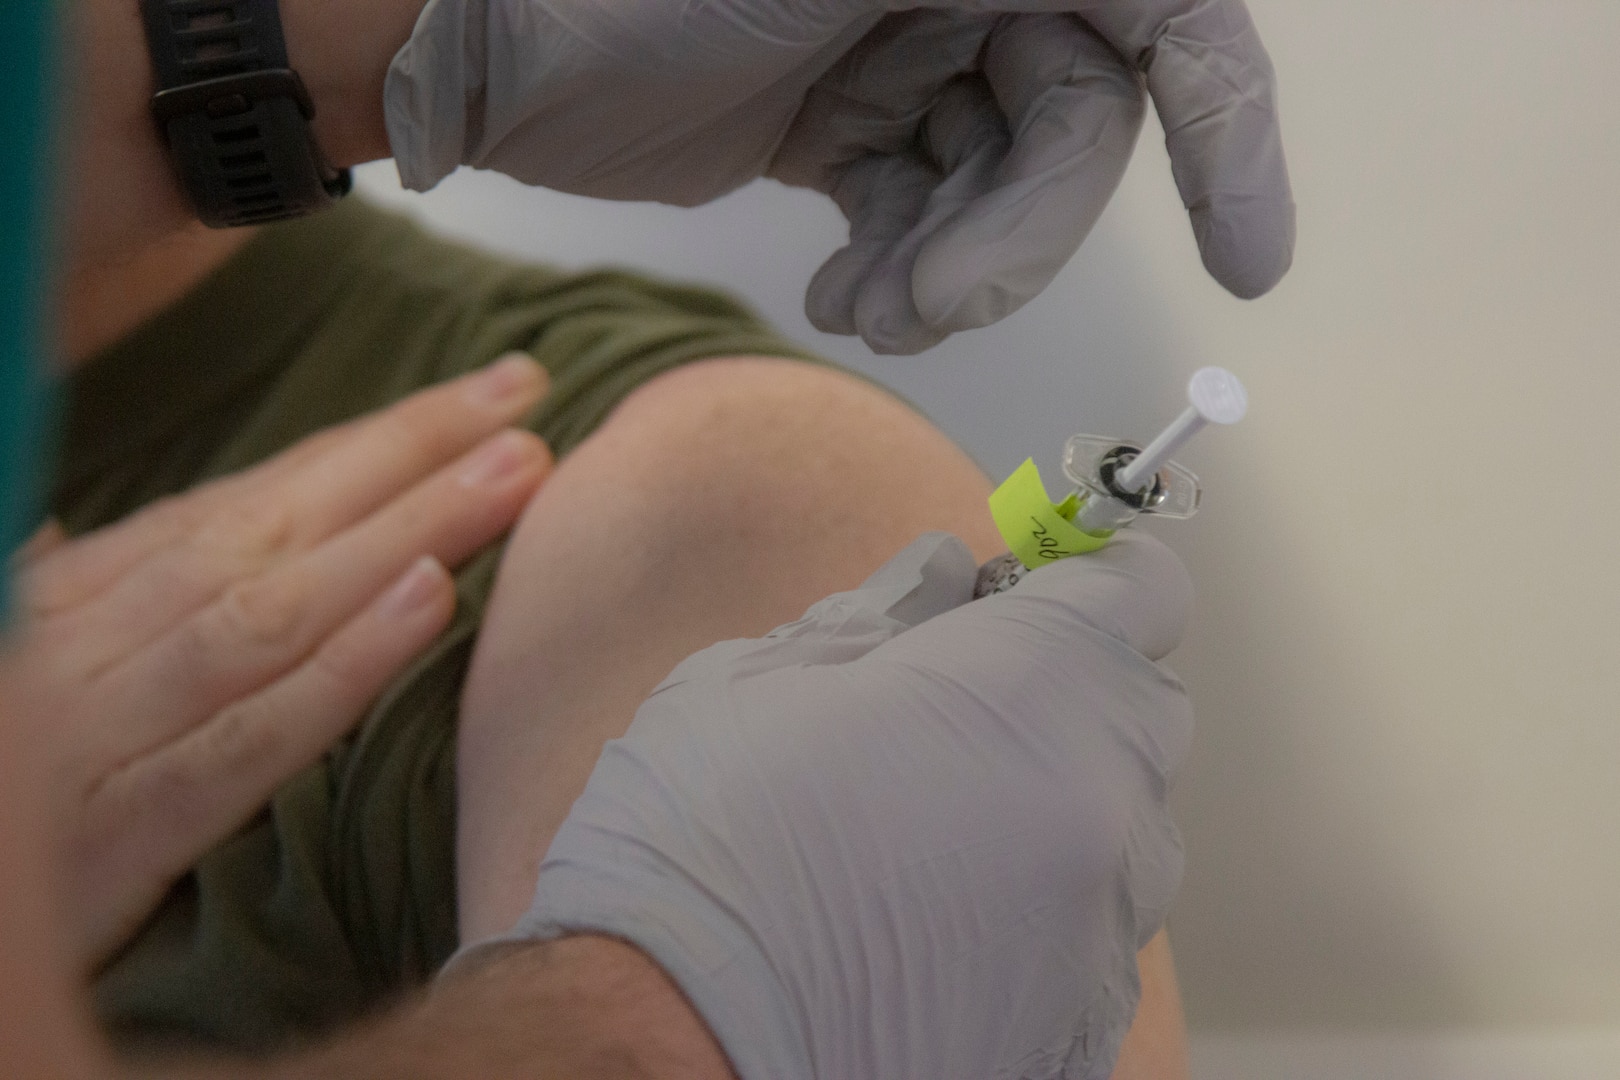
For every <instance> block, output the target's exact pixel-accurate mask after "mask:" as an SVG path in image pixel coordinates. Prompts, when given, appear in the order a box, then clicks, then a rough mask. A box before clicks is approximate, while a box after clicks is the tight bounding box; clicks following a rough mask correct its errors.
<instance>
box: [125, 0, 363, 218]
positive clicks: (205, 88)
mask: <svg viewBox="0 0 1620 1080" xmlns="http://www.w3.org/2000/svg"><path fill="white" fill-rule="evenodd" d="M141 17H142V20H143V22H144V23H145V25H146V47H147V51H148V52H149V53H150V54H151V57H152V69H153V71H154V72H155V73H156V75H157V85H158V89H157V93H156V94H155V95H154V96H153V98H152V113H153V115H154V116H155V117H156V118H157V122H158V127H159V129H160V130H161V131H162V133H163V137H164V138H165V140H166V141H167V142H168V144H169V152H170V154H171V156H172V157H173V159H174V163H175V167H176V169H177V170H178V171H179V173H180V178H181V181H182V182H183V183H184V184H185V187H186V191H187V192H188V193H189V194H190V196H191V201H192V203H193V205H194V206H195V207H196V210H197V216H198V217H199V218H201V219H202V220H203V221H204V222H205V223H206V224H209V225H212V226H214V227H215V228H224V227H227V226H231V225H255V224H260V223H262V222H266V221H279V220H281V219H282V218H290V217H299V216H300V215H303V214H307V213H310V212H311V211H314V210H319V209H322V208H323V207H326V206H329V205H331V203H332V202H333V201H335V200H337V199H340V198H342V197H343V196H344V195H345V194H347V193H348V191H349V186H350V177H349V170H347V169H337V168H334V167H333V166H332V165H331V163H330V162H328V161H327V159H326V157H325V155H324V154H322V153H321V151H320V148H319V147H318V146H316V145H315V138H314V135H313V133H312V132H311V131H310V127H309V122H310V120H311V118H313V117H314V115H315V108H314V106H313V105H312V104H311V103H310V99H309V93H308V91H307V90H305V89H304V82H303V80H302V79H300V78H299V77H298V74H297V73H296V72H294V71H292V70H291V69H290V68H288V66H287V45H286V42H285V41H284V40H283V39H282V36H281V16H280V13H279V12H278V10H277V8H276V0H141Z"/></svg>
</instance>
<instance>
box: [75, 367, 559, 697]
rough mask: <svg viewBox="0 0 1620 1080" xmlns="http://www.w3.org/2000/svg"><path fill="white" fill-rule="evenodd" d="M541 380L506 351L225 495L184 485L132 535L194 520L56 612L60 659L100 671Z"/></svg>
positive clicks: (443, 453) (419, 468)
mask: <svg viewBox="0 0 1620 1080" xmlns="http://www.w3.org/2000/svg"><path fill="white" fill-rule="evenodd" d="M545 383H546V377H545V374H544V371H543V369H541V368H540V367H539V366H538V365H537V364H535V363H534V362H533V361H532V360H530V359H528V358H527V357H512V358H509V360H508V361H507V362H502V363H497V364H495V365H493V366H492V367H490V368H486V369H485V370H484V371H482V372H480V373H478V374H477V375H475V376H472V377H470V378H463V379H457V380H454V381H452V382H449V383H445V384H443V385H441V386H438V387H434V388H432V389H430V390H427V391H423V392H421V393H418V394H415V395H413V396H412V397H410V398H407V399H405V400H404V401H402V402H400V403H399V404H397V405H395V406H392V407H390V408H388V409H386V410H384V411H382V412H380V413H378V414H376V415H375V416H372V417H369V418H367V419H365V420H363V421H361V422H359V423H356V424H354V425H353V426H352V428H351V429H350V430H348V431H344V432H339V433H336V434H334V435H331V436H326V437H324V438H323V440H322V441H323V443H324V446H323V447H322V448H320V449H319V450H318V452H311V451H309V450H307V449H305V448H302V447H300V448H295V450H294V451H293V452H292V457H293V460H292V462H290V463H289V462H280V461H278V462H274V463H272V464H271V465H270V467H269V468H267V469H265V470H264V472H263V473H262V474H261V475H260V476H258V477H253V478H247V477H244V478H241V480H240V482H238V483H236V484H235V486H233V487H231V488H230V489H229V490H228V491H227V492H226V493H225V494H224V495H223V497H222V496H221V495H220V494H219V493H214V494H213V495H211V496H210V497H209V498H208V499H206V500H205V501H204V503H203V507H202V509H201V510H198V509H197V508H196V507H186V506H185V505H183V504H184V500H185V499H186V497H185V496H182V497H180V499H179V500H177V503H178V504H180V505H177V506H176V507H175V508H174V510H173V512H171V513H170V514H169V515H168V520H167V521H166V522H163V523H160V524H158V525H155V526H153V527H151V528H149V529H147V530H146V531H145V534H144V535H142V536H139V537H137V538H136V542H135V545H134V546H140V547H146V546H149V545H150V544H151V543H153V542H154V541H157V539H158V534H160V533H163V532H165V531H168V532H172V531H173V530H174V529H176V528H177V527H180V526H184V525H188V524H189V525H190V526H191V529H190V531H189V532H187V533H185V534H182V535H180V536H177V537H172V538H171V541H170V542H169V543H168V544H167V545H166V546H162V547H159V548H158V549H157V550H155V551H151V552H150V553H149V554H148V555H147V557H146V558H145V559H144V560H142V561H140V562H139V563H135V564H130V565H125V566H123V576H122V577H121V578H119V579H118V580H117V581H115V582H114V583H112V584H111V585H110V586H109V587H107V588H106V589H105V591H104V592H103V593H102V594H101V595H100V596H97V597H96V598H95V599H94V601H93V602H86V603H84V604H82V605H81V606H80V607H79V608H77V609H75V610H73V611H71V612H69V613H66V615H65V617H64V618H62V619H59V620H57V622H58V624H59V625H58V626H57V627H56V628H55V631H56V632H57V633H58V635H59V636H60V637H62V638H63V639H64V640H67V641H70V642H72V643H73V645H72V649H71V652H70V653H69V654H67V655H65V657H64V661H65V662H66V663H67V664H69V666H70V667H71V669H72V670H74V671H76V672H77V673H78V675H79V677H81V678H94V677H96V676H97V675H98V674H99V673H101V672H102V671H104V670H106V669H107V668H109V667H111V666H112V665H114V664H116V663H118V662H119V661H121V660H123V659H124V658H126V657H128V656H130V655H131V654H132V653H133V652H135V651H136V650H137V649H139V648H141V647H142V646H144V645H146V644H148V643H150V642H152V641H154V640H156V639H157V638H159V637H160V636H161V635H162V634H164V633H165V632H166V631H168V630H169V629H171V628H173V627H174V626H176V625H177V624H179V623H180V622H181V621H182V620H184V619H185V618H186V617H187V616H189V615H191V614H192V613H194V612H196V611H198V610H200V609H202V608H203V607H205V606H206V605H207V604H209V603H210V602H212V601H213V600H214V599H215V598H216V597H218V596H219V595H220V594H221V593H222V592H223V591H225V590H226V589H227V588H229V586H230V585H231V584H232V583H233V582H237V581H243V580H246V579H248V578H251V577H252V576H253V575H255V574H257V573H259V572H260V571H262V570H263V569H264V568H265V567H266V566H269V565H271V564H273V563H274V562H276V561H277V560H278V559H284V558H287V557H291V556H296V555H297V554H299V553H300V552H303V551H307V550H308V549H310V548H311V547H313V546H314V545H315V544H317V543H319V542H320V541H321V540H323V539H325V538H326V537H328V536H330V535H332V534H334V533H336V532H338V531H339V530H340V529H342V528H344V527H345V526H347V525H349V524H351V523H352V522H354V521H357V520H359V519H361V518H363V517H365V515H366V514H369V513H370V512H372V511H373V510H374V509H376V507H378V506H380V505H383V504H384V503H386V502H387V501H389V500H391V499H394V498H397V497H398V496H399V495H400V494H401V493H402V492H403V491H405V490H406V489H407V488H409V487H410V486H411V485H412V484H414V483H417V482H418V481H420V480H421V479H422V478H423V477H425V476H427V475H428V474H429V473H430V472H431V471H432V470H433V469H435V468H437V467H440V466H442V465H443V464H444V463H445V462H446V461H448V460H450V459H451V458H453V457H454V456H455V455H456V454H458V453H462V452H465V451H466V449H467V448H468V447H470V446H472V445H473V444H474V443H476V442H477V441H478V440H479V439H481V438H484V437H485V436H487V435H489V434H490V432H491V431H493V430H496V429H497V428H499V426H500V423H499V422H505V421H510V420H511V419H513V418H515V417H516V416H519V415H521V414H522V413H523V412H525V411H527V410H528V409H529V408H530V407H532V405H533V404H534V402H535V401H536V400H537V399H538V398H539V396H540V394H541V393H542V392H543V391H544V387H545ZM433 516H434V515H429V517H433ZM117 528H118V527H117V526H114V527H113V529H114V530H116V529H117ZM93 557H94V558H100V559H102V560H103V562H102V564H101V565H100V566H97V567H95V568H94V569H95V570H97V571H100V572H105V571H106V570H107V569H108V567H109V565H110V564H113V563H119V564H124V563H127V562H128V557H129V553H128V552H126V551H123V550H122V549H121V548H120V546H119V545H118V543H117V541H116V540H115V539H113V538H111V537H109V543H108V544H107V545H106V546H105V547H103V548H102V549H101V550H100V551H99V552H98V553H96V555H95V556H93ZM70 571H71V567H68V566H58V567H54V568H53V570H52V572H53V573H59V574H60V573H67V572H70Z"/></svg>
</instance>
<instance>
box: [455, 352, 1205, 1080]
mask: <svg viewBox="0 0 1620 1080" xmlns="http://www.w3.org/2000/svg"><path fill="white" fill-rule="evenodd" d="M989 491H990V484H989V482H988V480H987V479H986V478H985V477H984V475H983V474H982V473H981V472H980V471H979V469H978V468H977V467H976V466H975V465H974V464H973V463H972V461H971V460H970V459H969V458H968V457H967V456H966V455H965V454H964V453H963V452H962V451H961V450H960V449H959V448H957V447H956V446H955V445H954V444H953V443H951V442H950V440H949V439H947V438H946V437H945V436H944V435H943V434H941V433H940V432H939V431H938V430H937V429H936V428H934V427H933V426H932V425H931V424H930V423H928V421H927V420H926V419H924V418H923V417H921V416H919V415H918V414H917V413H915V412H914V411H912V410H911V409H909V408H907V407H906V406H905V405H903V404H901V403H900V402H899V401H897V400H896V399H894V398H893V397H891V396H889V395H888V394H886V393H884V392H882V391H881V390H879V389H877V388H875V387H873V386H871V385H869V384H867V383H865V382H863V381H861V380H859V379H856V378H854V377H853V376H849V375H845V374H842V373H839V372H836V371H832V370H829V369H825V368H820V367H815V366H812V365H808V364H803V363H799V362H795V361H787V360H773V359H756V358H738V359H724V360H713V361H707V362H703V363H699V364H693V365H690V366H687V367H683V368H679V369H677V370H675V371H672V372H670V373H668V374H665V375H663V376H660V377H659V378H658V379H656V380H654V381H652V382H650V383H648V384H647V385H645V386H643V387H642V388H640V389H639V390H637V391H636V392H635V393H634V394H632V395H631V396H630V397H629V398H627V399H626V400H625V401H624V402H623V403H622V404H621V405H620V406H619V408H618V409H617V410H616V411H615V412H614V413H613V414H612V415H611V416H610V417H609V419H608V420H607V422H606V423H605V424H604V425H603V426H602V427H601V428H600V429H599V430H598V431H597V432H596V433H595V434H594V435H592V436H591V438H590V439H588V440H586V441H585V442H584V443H583V444H581V446H580V447H579V448H578V449H577V450H576V451H575V452H574V453H573V454H572V455H570V456H569V457H567V458H566V459H564V460H563V461H562V462H561V463H559V465H558V466H557V468H556V471H555V473H554V474H553V476H552V477H551V479H550V480H549V481H548V482H547V484H546V485H545V487H544V488H542V490H541V491H540V493H539V494H538V495H537V496H536V497H535V498H534V500H533V501H532V503H531V504H530V506H529V508H528V510H527V511H526V512H525V514H524V517H523V519H522V520H521V521H520V523H519V524H518V526H517V528H516V529H515V530H514V532H513V534H512V538H511V541H510V543H509V545H508V549H507V553H506V556H505V560H504V562H503V564H502V567H501V571H500V575H499V578H498V580H497V583H496V587H495V593H494V595H493V597H492V599H491V602H490V606H489V610H488V614H487V616H486V619H485V623H484V629H483V632H482V635H481V638H480V641H479V645H478V650H477V654H476V655H475V657H474V661H473V665H472V669H471V671H470V673H469V677H468V682H467V687H466V691H465V694H464V698H463V709H462V722H461V733H460V743H459V751H458V770H459V791H460V795H459V800H460V817H459V825H458V848H457V860H458V881H459V890H460V892H459V906H460V913H461V924H462V934H463V940H474V939H476V938H478V937H482V936H487V935H489V934H494V933H498V932H501V931H503V930H505V929H507V928H508V927H509V926H510V925H511V924H512V923H513V922H514V921H516V919H517V917H518V916H519V915H520V914H521V913H522V912H523V910H524V909H525V908H526V907H527V905H528V900H529V896H530V893H531V892H532V890H533V885H534V879H535V874H536V872H537V870H538V866H539V861H540V857H541V855H542V854H543V852H544V850H545V848H546V846H547V845H548V844H549V843H550V840H551V837H552V835H553V834H554V833H555V831H556V829H557V827H558V825H560V824H561V822H562V819H563V817H564V816H566V814H567V812H568V808H569V806H570V805H571V804H572V803H573V800H574V799H575V798H576V797H577V796H578V794H579V792H580V791H581V790H582V789H583V788H584V785H585V781H586V779H587V777H588V776H589V774H590V771H591V768H592V767H593V765H594V764H595V761H596V758H597V756H598V755H599V753H600V751H601V747H602V745H603V743H604V742H606V741H607V740H608V739H611V738H614V737H617V736H618V735H619V734H621V733H622V732H623V731H624V729H625V727H627V726H628V724H629V722H630V719H631V718H632V716H633V715H634V713H635V710H636V708H637V706H638V705H639V704H640V703H641V701H642V700H643V699H644V698H645V697H646V695H647V694H648V693H649V692H650V691H651V690H652V688H653V687H654V686H655V685H656V684H657V683H658V682H659V681H660V680H661V679H662V678H663V677H664V675H666V674H667V673H668V672H669V670H670V669H671V668H672V667H674V665H675V664H676V663H678V662H679V661H680V660H682V659H683V658H685V657H686V656H688V655H690V654H691V653H693V652H695V651H697V650H698V649H700V648H703V647H705V646H707V645H709V644H711V643H713V642H715V641H718V640H722V639H725V638H732V637H750V636H757V635H759V634H762V633H764V632H766V631H767V630H769V629H770V628H771V627H773V626H777V625H779V624H781V623H783V622H787V621H789V620H791V619H794V618H796V617H798V615H800V614H801V613H802V612H803V610H804V609H805V608H806V607H808V606H809V605H810V604H811V603H813V602H815V601H816V600H818V599H820V598H822V597H824V596H826V595H827V594H829V593H832V592H836V591H838V590H840V589H846V588H851V587H853V586H855V585H857V584H859V583H860V582H861V581H862V580H863V579H864V578H865V577H866V576H867V575H869V574H870V573H871V572H872V571H873V570H875V569H876V568H877V567H878V566H880V565H881V564H882V563H883V562H884V561H886V560H887V559H888V558H889V557H890V556H892V555H893V554H894V553H895V552H897V551H898V550H900V548H901V547H903V546H904V545H905V544H907V543H908V542H910V541H911V540H912V539H914V538H915V537H916V536H917V535H918V534H919V533H922V532H925V531H927V530H930V529H944V530H947V531H951V532H954V533H956V534H957V535H959V536H961V537H963V539H965V540H966V541H967V542H968V544H969V546H970V547H972V548H973V550H974V553H975V555H977V556H978V557H979V558H981V559H983V558H988V557H989V556H990V555H992V554H995V553H996V552H998V551H1000V550H1003V545H1002V542H1001V540H1000V537H999V536H998V534H997V533H996V531H995V527H994V525H993V523H992V522H991V520H990V516H989V513H988V510H987V508H986V505H985V499H986V496H987V495H988V494H989ZM1143 955H1144V957H1145V961H1144V964H1143V978H1144V984H1145V993H1144V1003H1145V1005H1144V1008H1143V1010H1142V1011H1141V1013H1140V1020H1139V1023H1138V1025H1137V1026H1138V1027H1139V1028H1144V1029H1145V1030H1147V1031H1148V1032H1149V1033H1150V1034H1151V1035H1152V1038H1143V1037H1139V1036H1138V1035H1137V1033H1136V1030H1135V1029H1133V1034H1132V1039H1133V1049H1132V1051H1131V1054H1132V1057H1133V1059H1134V1058H1135V1057H1137V1056H1141V1057H1142V1059H1143V1060H1144V1061H1153V1062H1157V1061H1159V1060H1161V1059H1162V1058H1163V1055H1162V1054H1159V1053H1158V1052H1157V1048H1159V1047H1161V1046H1167V1045H1170V1044H1171V1043H1172V1042H1173V1043H1174V1044H1175V1045H1177V1046H1179V1045H1180V1031H1181V1022H1180V1014H1179V1004H1178V1003H1177V1002H1176V1000H1175V996H1174V994H1175V991H1174V973H1173V969H1171V968H1170V967H1169V960H1168V951H1167V950H1166V951H1164V952H1163V953H1162V955H1161V954H1159V953H1155V952H1154V950H1153V949H1152V947H1150V949H1149V950H1148V952H1145V953H1144V954H1143ZM1166 973H1168V976H1169V982H1168V984H1166V983H1165V978H1164V977H1165V975H1166ZM1166 986H1168V998H1165V996H1164V995H1163V994H1161V993H1160V991H1161V990H1163V989H1164V988H1165V987H1166ZM1165 1001H1168V1002H1169V1003H1170V1004H1174V1005H1176V1009H1175V1011H1174V1013H1173V1015H1170V1014H1169V1013H1167V1012H1166V1010H1165V1008H1164V1002H1165ZM1137 1044H1139V1045H1140V1047H1141V1048H1140V1049H1137V1048H1136V1045H1137ZM1128 1067H1130V1063H1129V1061H1124V1060H1122V1063H1121V1068H1122V1069H1125V1068H1128ZM1155 1068H1157V1066H1155ZM1119 1075H1120V1076H1121V1077H1126V1076H1129V1077H1132V1080H1138V1078H1140V1077H1145V1076H1149V1075H1151V1076H1162V1077H1167V1078H1169V1077H1176V1076H1179V1075H1181V1074H1178V1073H1175V1072H1167V1071H1162V1070H1161V1071H1153V1072H1140V1071H1138V1072H1134V1073H1131V1072H1121V1073H1120V1074H1119Z"/></svg>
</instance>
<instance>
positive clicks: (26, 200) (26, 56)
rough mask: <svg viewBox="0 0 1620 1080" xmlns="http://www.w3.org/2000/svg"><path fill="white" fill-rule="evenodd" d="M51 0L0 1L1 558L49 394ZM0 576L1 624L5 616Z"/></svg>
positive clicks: (23, 512) (32, 516) (45, 419)
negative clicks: (46, 323) (46, 358)
mask: <svg viewBox="0 0 1620 1080" xmlns="http://www.w3.org/2000/svg"><path fill="white" fill-rule="evenodd" d="M55 7H56V5H55V3H54V2H53V0H0V561H3V560H4V559H5V558H6V557H7V556H9V554H10V553H11V552H12V551H14V550H15V549H16V547H17V545H18V544H20V543H21V542H22V541H23V540H24V539H26V537H27V536H28V534H29V533H30V532H31V531H32V530H33V529H34V528H35V526H36V525H37V523H38V521H39V514H40V500H41V498H42V497H43V492H44V489H45V476H44V473H45V463H46V461H47V460H48V457H49V455H48V453H47V439H48V437H49V433H50V428H51V424H50V416H51V413H50V406H51V392H50V387H49V381H48V379H47V378H46V376H45V352H46V346H45V301H46V297H47V292H48V286H49V283H50V280H51V273H50V270H49V258H48V254H49V250H50V238H49V236H48V231H49V230H48V229H47V222H48V219H49V205H50V202H51V200H50V197H49V186H48V185H49V177H48V172H49V167H50V164H51V157H52V147H53V142H54V140H53V137H52V131H51V120H52V118H53V115H54V110H53V109H52V104H51V103H52V94H51V85H52V77H53V74H54V69H55V61H56V58H57V56H56V34H55V23H56V10H55ZM10 577H11V575H10V573H9V572H3V573H0V621H3V620H4V618H5V616H6V613H8V612H9V611H10V593H11V589H10V585H11V582H10Z"/></svg>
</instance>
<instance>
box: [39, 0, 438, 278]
mask: <svg viewBox="0 0 1620 1080" xmlns="http://www.w3.org/2000/svg"><path fill="white" fill-rule="evenodd" d="M425 3H426V0H336V2H334V0H280V7H281V20H282V29H283V32H284V35H285V37H286V41H287V53H288V60H289V63H290V64H291V66H292V68H293V70H294V71H297V72H298V73H299V75H301V76H302V77H303V80H304V83H305V85H306V86H307V87H308V89H309V92H310V97H311V99H312V100H313V101H314V104H315V121H314V133H315V139H316V142H317V143H318V144H319V145H320V147H321V149H322V150H323V151H324V152H325V153H326V155H327V156H328V157H329V158H330V159H331V160H332V161H333V162H334V163H335V164H338V165H355V164H358V163H360V162H363V161H371V160H375V159H376V158H381V157H387V156H388V153H389V151H388V136H387V132H386V130H385V128H384V124H383V105H382V87H383V80H384V78H385V76H386V75H387V72H388V64H389V61H390V60H392V58H393V55H394V53H395V52H397V51H398V50H399V48H400V46H401V45H403V44H404V43H405V41H406V39H407V38H408V37H409V36H410V32H411V27H412V26H413V25H415V22H416V17H417V15H418V14H419V13H420V12H421V10H422V8H423V6H424V5H425ZM76 15H77V19H76V22H77V25H76V27H75V29H76V33H75V34H74V36H73V43H74V50H73V51H74V56H73V62H72V64H71V70H72V72H73V73H74V79H72V80H70V82H72V83H73V84H74V85H76V87H77V92H76V94H75V95H74V99H73V100H74V107H73V108H71V109H68V110H65V112H64V116H65V118H66V119H65V121H64V122H65V123H67V124H68V125H69V130H70V132H71V140H70V145H71V147H72V150H71V159H70V166H71V168H70V171H71V177H72V179H71V186H70V189H69V190H70V192H71V195H70V197H69V198H68V200H67V207H66V209H67V212H68V216H69V222H68V229H69V240H68V247H67V251H68V262H69V265H70V266H74V267H83V266H87V265H93V264H96V263H99V262H103V261H106V260H109V259H117V258H119V257H121V256H126V255H128V254H129V253H131V252H133V251H136V250H138V249H140V248H141V247H143V246H145V245H146V244H148V243H150V242H152V241H154V240H156V239H159V238H161V237H163V236H165V235H167V234H169V233H171V232H173V231H175V230H176V229H179V228H181V227H182V226H184V225H185V224H186V223H187V222H189V221H191V220H192V217H193V215H192V212H191V208H190V207H189V206H188V205H187V203H186V199H185V195H184V193H183V192H182V191H181V189H180V186H179V184H178V182H177V181H176V179H175V175H174V170H173V168H172V167H171V165H170V164H169V161H168V158H167V156H166V152H165V148H164V145H163V140H162V136H161V134H160V132H159V131H158V128H157V125H156V124H155V123H154V122H153V119H152V113H151V98H152V93H153V89H154V83H153V77H152V70H151V63H150V61H149V59H148V57H147V50H146V40H145V38H144V36H143V34H142V30H141V17H140V6H139V2H138V0H82V2H81V5H80V7H79V8H78V9H77V12H76Z"/></svg>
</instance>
